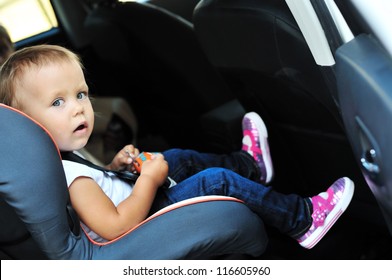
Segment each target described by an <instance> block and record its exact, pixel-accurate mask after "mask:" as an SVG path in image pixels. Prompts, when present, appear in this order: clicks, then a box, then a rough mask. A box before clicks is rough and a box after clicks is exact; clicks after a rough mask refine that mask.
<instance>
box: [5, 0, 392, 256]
mask: <svg viewBox="0 0 392 280" xmlns="http://www.w3.org/2000/svg"><path fill="white" fill-rule="evenodd" d="M50 2H51V4H52V6H53V8H54V11H55V14H56V17H57V20H58V22H59V27H58V28H57V29H56V32H50V33H48V34H46V35H45V34H43V35H37V36H35V37H34V38H30V39H29V40H25V41H21V42H18V43H17V44H16V46H17V48H22V47H24V46H28V45H34V44H41V43H49V44H60V45H62V46H65V47H68V48H70V49H72V50H73V51H75V52H77V53H78V54H80V56H81V58H82V61H83V64H84V66H85V68H86V73H85V75H86V80H87V83H88V84H89V87H90V92H91V95H92V96H93V100H92V101H93V106H94V109H95V110H96V111H97V112H98V114H97V116H96V127H95V129H94V133H93V135H92V138H91V140H90V142H89V143H88V145H87V147H86V150H85V151H83V152H84V155H85V156H86V157H87V158H89V159H91V160H92V161H96V162H98V163H105V162H108V161H109V160H110V159H111V158H112V157H113V154H114V153H115V152H116V151H117V150H118V149H119V148H121V147H123V146H124V144H126V143H134V144H135V145H137V146H138V148H139V149H140V150H141V151H157V152H159V151H163V150H165V149H169V148H189V149H196V150H199V151H205V152H214V153H226V152H231V151H235V150H239V149H240V148H241V139H242V133H241V120H242V117H243V115H244V114H245V113H246V112H250V111H254V112H257V113H258V114H259V115H260V116H261V117H262V118H263V120H264V122H265V123H266V125H267V128H268V137H269V138H268V139H269V144H270V151H271V155H272V158H273V164H274V170H275V176H274V179H273V181H272V183H271V186H272V187H273V188H275V189H277V190H278V191H280V192H283V193H298V194H301V195H303V196H312V195H314V194H317V193H319V192H321V191H323V190H324V189H325V188H326V186H329V185H330V184H331V183H333V182H334V181H335V180H336V179H337V178H340V177H349V178H351V179H352V180H353V181H354V183H355V193H354V197H353V200H352V202H351V204H350V206H349V207H348V209H347V210H346V212H345V213H344V214H343V215H342V217H341V218H340V219H339V221H337V223H336V224H335V225H334V227H333V228H332V229H331V230H330V231H329V232H328V234H327V235H326V236H325V237H324V238H323V240H322V241H321V242H320V243H319V244H318V245H317V246H316V247H315V248H313V249H311V250H307V249H304V248H302V247H301V246H299V245H298V243H297V242H296V241H295V240H292V239H290V238H288V237H286V236H284V235H282V234H280V233H279V232H277V231H275V230H274V229H272V228H268V226H267V225H263V224H262V223H261V224H257V225H256V226H255V227H256V230H255V231H256V232H260V238H257V239H258V243H257V244H258V248H257V250H256V251H257V252H254V251H252V250H253V249H252V250H251V249H249V250H248V249H246V250H243V251H242V252H241V251H238V252H236V253H233V254H221V255H219V256H212V255H210V256H208V257H209V258H211V257H212V258H227V259H260V260H262V259H278V260H282V259H283V260H291V259H322V260H324V259H354V260H358V259H391V258H392V185H391V184H392V181H391V179H390V175H389V174H392V173H391V172H390V171H391V170H390V168H391V167H390V166H391V164H389V163H390V161H391V160H392V159H391V158H390V152H389V145H388V142H387V140H389V139H391V137H392V135H391V132H389V131H387V130H386V129H385V128H386V125H385V123H386V122H387V120H389V119H390V118H391V117H392V115H391V112H392V108H391V105H390V104H392V103H391V102H390V101H391V98H390V97H389V95H390V94H388V93H390V92H391V91H392V84H391V82H390V79H388V76H390V74H391V71H392V59H391V57H392V55H391V54H390V53H388V52H387V51H386V50H385V47H384V46H383V45H382V43H380V41H379V39H378V37H377V36H376V35H375V33H374V30H373V29H372V27H371V26H369V24H368V23H367V22H364V21H363V18H362V17H361V7H359V6H358V4H357V3H353V2H355V1H345V0H335V1H316V0H315V1H313V0H310V1H297V2H296V1H295V0H294V1H291V0H287V1H285V0H151V1H148V0H147V1H131V2H128V1H127V2H122V1H117V0H51V1H50ZM299 2H301V3H305V2H306V3H305V4H304V5H308V6H306V7H308V8H309V9H311V10H312V11H313V12H314V13H315V15H316V17H317V16H318V18H320V26H321V27H322V29H323V30H324V32H325V35H323V36H325V37H326V38H325V42H326V44H327V45H328V46H329V48H330V51H331V54H330V61H333V63H329V64H328V63H324V64H323V63H321V65H320V64H318V63H316V61H315V60H317V59H315V57H316V55H315V51H314V49H313V48H310V47H309V37H308V35H307V34H306V33H305V31H304V29H303V25H302V23H301V22H300V21H299V19H298V17H297V16H298V13H297V14H296V13H295V8H298V9H300V8H303V7H305V6H295V5H299V4H298V3H299ZM330 2H334V3H335V5H332V6H333V8H331V6H328V5H327V4H326V3H329V4H330ZM358 2H360V1H358ZM309 5H310V6H309ZM330 11H339V13H341V14H342V15H343V16H344V18H345V20H346V22H347V24H348V25H349V27H350V29H351V32H352V39H350V40H347V42H346V41H345V40H344V38H343V39H342V36H341V34H342V32H341V31H340V30H338V29H337V27H336V26H335V25H334V24H332V23H333V22H334V20H333V19H332V16H331V15H330ZM339 15H340V14H339ZM316 41H317V42H319V41H321V39H319V38H318V39H317V40H316ZM370 53H371V54H372V55H369V54H370ZM380 69H381V70H380ZM380 71H382V74H380ZM0 109H1V110H0V112H1V113H2V114H3V113H4V114H9V113H10V112H8V111H9V110H8V109H9V108H0ZM3 111H5V112H3ZM11 113H14V112H11ZM17 118H19V116H18V117H17ZM2 129H3V128H2ZM4 129H5V128H4ZM1 134H3V132H1ZM45 141H49V140H48V139H46V140H45ZM49 142H50V141H49ZM45 143H46V142H45ZM2 145H3V144H2ZM39 145H42V143H41V144H39ZM46 145H52V144H46ZM51 149H52V148H51ZM46 154H51V155H50V156H51V157H56V156H58V155H57V154H56V151H51V152H50V153H49V152H45V155H46ZM48 156H49V155H48ZM56 160H58V159H54V161H56ZM55 172H59V171H55ZM32 176H33V175H32ZM34 176H36V175H34ZM43 191H44V190H42V192H43ZM62 191H63V190H61V192H62ZM1 195H2V197H3V196H5V197H6V198H7V199H6V201H7V202H8V203H9V199H10V197H12V195H10V194H9V193H8V192H7V193H5V192H1ZM18 195H19V194H18ZM61 196H64V195H61ZM3 199H4V198H2V199H1V200H0V202H1V209H3V208H4V209H6V208H7V209H8V206H7V205H6V204H7V203H5V202H4V201H3ZM63 199H64V198H62V202H61V203H62V207H64V205H66V204H67V201H66V200H65V201H64V200H63ZM208 203H209V205H213V204H214V203H228V204H230V205H232V204H235V205H236V206H234V208H230V207H228V208H227V210H226V211H229V212H230V211H237V210H235V209H236V208H237V207H238V208H240V209H241V210H238V211H239V213H242V212H243V215H244V216H243V217H246V219H245V220H246V221H248V222H252V220H253V215H250V214H249V213H248V212H247V211H246V209H243V208H246V207H242V206H243V205H241V204H240V206H238V205H237V203H233V202H227V201H226V202H218V201H210V202H208ZM205 204H206V203H204V204H197V205H190V206H192V207H198V208H200V209H204V210H201V211H204V213H209V212H208V211H212V212H213V210H211V208H212V207H211V208H209V207H204V208H203V207H202V206H203V205H205ZM13 205H14V204H13ZM18 207H21V206H19V203H18ZM26 207H27V206H26ZM28 207H32V206H31V205H29V206H28ZM45 207H47V206H45ZM57 207H58V206H57ZM68 208H69V207H68ZM184 208H186V207H184ZM17 209H22V210H21V212H18V211H19V210H17V213H16V214H17V215H18V216H19V219H18V217H15V213H12V215H11V214H1V224H2V225H3V224H5V223H9V220H10V218H9V217H12V220H13V221H15V222H13V224H14V225H15V227H18V228H20V227H21V226H22V228H23V224H26V221H24V223H21V221H20V215H22V217H24V216H23V215H25V214H23V213H28V211H31V210H30V209H32V208H25V207H24V206H23V207H22V208H17ZM215 209H216V208H215ZM4 211H6V210H4ZM7 211H8V212H4V213H9V211H10V212H12V211H15V210H12V209H8V210H7ZM26 211H27V212H26ZM176 211H177V212H178V213H179V214H175V213H176ZM180 211H185V210H184V209H183V208H180V209H176V210H175V211H172V212H173V213H174V214H172V215H171V217H168V218H167V221H168V223H172V225H174V224H175V223H176V221H177V222H178V221H179V219H183V217H182V218H181V215H183V214H182V212H180ZM2 213H3V210H2ZM21 213H22V214H21ZM188 214H189V213H188V212H187V215H188ZM61 215H62V222H61V224H62V226H64V227H66V228H67V229H66V230H65V233H64V234H65V235H64V236H66V238H67V240H71V241H69V242H75V241H74V239H73V238H74V237H73V233H72V229H70V228H69V225H70V224H69V217H67V215H64V213H63V214H61ZM222 215H223V213H222ZM238 215H239V214H237V216H236V217H237V219H239V220H240V217H239V216H238ZM196 216H197V215H193V219H195V223H200V224H202V223H203V222H202V219H201V218H200V217H199V218H197V217H196ZM234 216H235V215H234ZM6 217H7V219H6ZM216 217H219V215H218V214H216ZM22 220H23V219H22ZM76 221H77V218H76ZM244 223H245V221H244ZM150 224H152V225H151V227H152V228H153V227H156V225H155V224H154V223H150ZM200 224H199V225H200ZM27 225H28V226H27V229H28V231H27V230H26V228H23V229H22V234H20V235H18V234H17V236H19V237H20V236H22V237H21V238H19V237H18V238H17V239H10V238H9V236H10V234H11V233H10V232H12V231H14V229H11V231H7V232H4V234H3V233H2V238H1V242H0V245H1V246H0V247H1V257H2V259H3V258H5V259H20V258H22V259H23V258H28V259H42V258H44V259H45V258H47V257H48V256H47V254H48V252H47V251H46V254H44V253H43V250H37V244H35V242H34V241H33V240H32V239H31V236H30V235H31V230H32V231H33V236H34V238H38V240H41V239H40V237H37V236H39V234H37V233H35V232H34V230H33V229H32V228H31V227H29V224H28V223H27ZM248 226H249V225H248ZM204 227H205V228H206V230H205V232H208V227H211V230H212V227H213V228H216V227H214V226H212V225H211V223H208V225H205V226H204ZM264 227H265V230H264ZM2 228H3V226H2ZM168 228H170V226H169V227H168ZM2 232H3V231H2ZM215 234H216V236H217V235H220V234H221V233H220V232H219V231H216V232H215ZM243 234H244V233H243ZM142 235H143V234H142ZM81 236H83V234H81ZM129 236H132V233H131V234H129ZM134 236H136V237H134V238H135V239H134V241H132V242H135V243H136V242H137V241H138V240H139V239H138V238H141V237H140V234H139V235H138V233H136V234H135V235H134ZM216 236H215V237H216ZM202 237H203V236H202V235H200V238H202ZM127 238H128V239H131V237H127ZM56 239H57V238H56ZM144 240H145V239H144ZM216 240H217V241H216V242H217V243H216V244H217V245H216V246H217V247H218V246H220V244H222V243H221V242H222V240H220V239H219V238H217V237H216ZM83 242H85V243H83V244H87V243H88V240H87V239H86V238H85V237H83ZM124 242H125V241H124ZM154 242H155V241H154ZM156 242H158V241H156ZM225 242H227V239H226V240H225ZM246 242H249V240H247V239H246V238H244V243H246ZM161 243H162V244H163V243H165V242H163V241H162V242H161ZM42 244H44V242H43V243H42ZM42 244H40V245H41V246H44V245H42ZM61 246H64V243H63V244H61ZM89 246H93V247H94V245H89ZM135 246H136V245H135ZM153 246H159V245H156V244H155V243H154V245H153ZM10 248H12V250H15V248H18V249H17V251H18V253H17V254H15V253H13V252H15V251H12V250H11V249H10ZM31 248H33V249H31ZM41 249H42V248H41ZM166 249H167V248H165V250H166ZM44 251H45V250H44ZM161 251H164V249H162V250H161ZM168 251H170V250H168ZM67 254H68V253H67ZM75 254H79V253H75ZM182 254H183V255H175V256H174V255H170V254H167V255H165V254H164V253H162V255H161V256H163V258H164V257H168V258H186V257H184V256H187V255H186V253H185V252H182ZM49 255H50V253H49ZM50 256H51V257H53V258H59V255H55V254H53V255H50ZM71 256H72V257H73V258H77V257H80V255H72V254H71ZM145 256H146V257H145V258H151V254H147V253H146V255H145ZM194 256H196V255H194ZM203 257H206V256H197V258H203Z"/></svg>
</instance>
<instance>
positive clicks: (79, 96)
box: [77, 92, 87, 99]
mask: <svg viewBox="0 0 392 280" xmlns="http://www.w3.org/2000/svg"><path fill="white" fill-rule="evenodd" d="M86 97H87V93H86V92H78V94H77V98H78V99H85V98H86Z"/></svg>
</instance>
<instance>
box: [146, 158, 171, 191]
mask: <svg viewBox="0 0 392 280" xmlns="http://www.w3.org/2000/svg"><path fill="white" fill-rule="evenodd" d="M168 173H169V165H168V164H167V161H166V160H165V158H164V156H163V155H162V154H160V153H153V154H152V155H151V159H150V160H146V161H144V162H143V165H142V166H141V172H140V175H147V176H150V178H153V179H154V180H155V181H156V184H157V186H162V185H163V184H164V182H165V180H166V179H167V176H168Z"/></svg>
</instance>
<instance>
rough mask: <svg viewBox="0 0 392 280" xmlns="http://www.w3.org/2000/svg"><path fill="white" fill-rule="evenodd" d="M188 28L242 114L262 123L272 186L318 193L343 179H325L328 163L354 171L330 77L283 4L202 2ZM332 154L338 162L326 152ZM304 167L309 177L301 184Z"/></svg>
mask: <svg viewBox="0 0 392 280" xmlns="http://www.w3.org/2000/svg"><path fill="white" fill-rule="evenodd" d="M193 23H194V29H195V32H196V34H197V36H198V38H199V41H200V43H201V45H202V47H203V49H204V51H205V53H206V55H207V57H208V58H209V60H210V62H211V63H212V64H213V65H214V66H215V67H216V68H217V69H218V70H219V71H220V73H221V74H222V76H224V77H225V79H226V81H227V82H228V83H229V84H230V87H231V89H232V91H233V93H234V94H235V96H236V97H237V98H238V100H239V101H240V102H241V104H242V105H243V106H244V108H245V110H246V111H256V112H258V113H259V114H260V115H261V116H262V117H263V119H264V121H265V122H266V124H267V127H268V128H269V132H270V141H271V142H270V144H271V150H272V153H273V157H274V163H276V171H277V176H276V178H277V179H278V180H284V178H287V181H286V182H283V183H282V185H291V184H292V178H296V181H297V182H298V186H299V187H301V186H302V187H303V186H306V185H307V181H309V182H312V185H318V183H320V185H322V184H323V183H324V182H325V181H331V180H333V178H334V176H335V178H336V177H337V176H342V175H344V174H337V173H333V172H334V171H331V172H330V173H328V174H326V172H324V168H323V166H325V165H326V163H327V162H329V161H330V164H331V165H334V164H336V162H337V160H340V161H341V162H342V160H343V161H344V160H348V162H349V163H350V164H347V166H354V165H352V163H353V161H352V155H351V149H350V147H349V145H348V141H347V139H346V138H345V134H344V129H343V124H342V121H341V116H340V112H339V109H338V106H337V105H336V102H335V94H336V91H335V89H334V88H333V86H331V85H333V84H334V83H329V82H328V79H329V77H332V75H331V76H330V75H329V73H331V71H333V69H332V68H331V67H321V66H318V65H317V64H316V63H315V61H314V59H313V56H312V54H311V52H310V49H309V48H308V45H307V44H306V41H305V39H304V36H303V35H302V33H301V30H300V29H299V27H298V25H297V23H296V21H295V19H294V17H293V16H292V14H291V12H290V10H289V8H288V6H287V4H286V2H285V1H284V0H263V1H259V0H201V1H200V2H199V3H198V5H197V6H196V8H195V10H194V15H193ZM337 149H339V153H341V154H340V155H338V153H331V152H330V151H331V150H337ZM303 151H305V152H303ZM343 154H344V156H343ZM342 158H343V159H342ZM320 159H322V161H321V160H320ZM321 162H322V164H321V165H319V163H321ZM318 165H319V166H318ZM305 166H306V167H307V168H313V167H314V170H312V171H311V172H309V169H307V172H306V177H302V178H301V176H300V174H301V173H303V167H305ZM297 168H298V169H297ZM321 170H322V171H321ZM313 171H314V172H313ZM309 173H310V174H309ZM289 178H290V179H289ZM301 180H303V181H301ZM290 188H291V187H290Z"/></svg>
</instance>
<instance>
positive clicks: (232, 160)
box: [163, 149, 261, 183]
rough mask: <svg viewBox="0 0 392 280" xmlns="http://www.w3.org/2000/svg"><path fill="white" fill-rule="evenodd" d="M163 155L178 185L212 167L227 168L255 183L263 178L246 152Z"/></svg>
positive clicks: (189, 151) (195, 152) (173, 151)
mask: <svg viewBox="0 0 392 280" xmlns="http://www.w3.org/2000/svg"><path fill="white" fill-rule="evenodd" d="M163 155H164V157H165V159H166V161H167V162H168V164H169V176H170V177H171V178H172V179H173V180H175V181H176V182H177V183H178V182H181V181H183V180H185V179H186V178H188V177H190V176H192V175H194V174H196V173H198V172H200V171H202V170H204V169H207V168H210V167H223V168H227V169H230V170H232V171H234V172H236V173H238V174H240V175H241V176H243V177H245V178H248V179H250V180H253V181H259V180H260V177H261V176H260V175H261V174H260V170H259V167H258V166H257V164H256V161H255V160H254V159H253V157H252V156H251V155H249V154H248V153H246V152H244V151H238V152H233V153H231V154H212V153H200V152H197V151H194V150H183V149H171V150H167V151H165V152H163Z"/></svg>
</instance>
